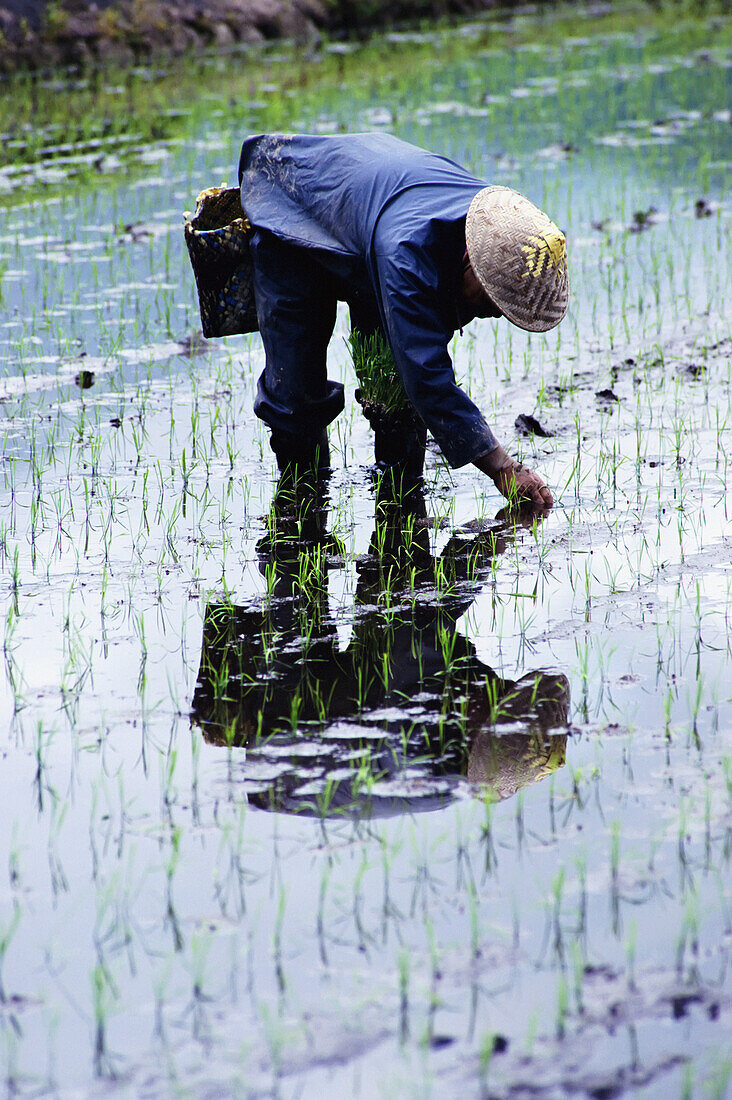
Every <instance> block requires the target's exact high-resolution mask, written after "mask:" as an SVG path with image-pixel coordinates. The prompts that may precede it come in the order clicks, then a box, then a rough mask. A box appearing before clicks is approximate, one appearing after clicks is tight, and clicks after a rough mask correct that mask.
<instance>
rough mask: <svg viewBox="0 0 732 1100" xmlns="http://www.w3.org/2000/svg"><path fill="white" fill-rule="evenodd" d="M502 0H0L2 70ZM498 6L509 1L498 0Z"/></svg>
mask: <svg viewBox="0 0 732 1100" xmlns="http://www.w3.org/2000/svg"><path fill="white" fill-rule="evenodd" d="M499 2H500V0H97V2H96V3H84V2H82V0H0V72H6V73H7V72H12V71H13V70H16V69H22V68H30V69H38V68H55V67H58V66H66V65H86V64H89V63H93V62H96V61H117V62H122V63H126V62H134V61H139V60H144V59H149V58H150V57H153V56H160V55H171V54H172V55H176V54H181V53H185V52H186V51H188V50H192V49H198V48H203V47H206V46H222V47H223V46H230V45H233V44H235V43H237V42H258V41H262V40H264V39H271V38H299V39H302V38H313V37H317V36H318V35H319V34H320V33H321V32H324V31H325V32H327V33H329V34H333V35H342V34H351V35H353V34H359V33H364V32H365V31H367V30H369V29H372V28H374V27H378V26H382V25H386V24H393V23H395V22H415V21H416V20H419V19H422V18H435V17H440V16H446V15H451V14H466V13H469V12H475V11H481V10H486V9H489V8H494V7H497V6H499ZM501 6H511V0H508V2H507V0H502V5H501Z"/></svg>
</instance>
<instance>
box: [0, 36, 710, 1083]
mask: <svg viewBox="0 0 732 1100" xmlns="http://www.w3.org/2000/svg"><path fill="white" fill-rule="evenodd" d="M489 28H490V25H489V24H484V25H469V26H466V27H463V28H459V29H458V30H456V31H454V32H452V33H451V34H450V35H449V36H444V37H439V36H438V37H432V38H430V36H426V37H425V36H406V37H399V36H396V37H395V38H394V39H393V40H390V41H386V42H383V43H381V44H379V46H378V48H375V49H372V50H371V51H368V50H367V51H355V52H353V53H351V54H342V55H340V56H339V60H338V64H337V65H333V79H332V81H330V80H329V78H327V73H328V72H329V71H330V70H328V68H327V66H328V65H329V64H332V62H330V61H328V58H327V57H326V58H325V60H324V61H322V62H321V65H322V67H323V69H324V72H325V73H326V77H324V78H323V79H322V80H320V81H319V82H318V83H317V84H315V85H307V86H304V88H303V89H302V90H301V92H300V93H299V94H291V93H292V92H293V88H292V86H291V77H292V71H293V66H295V65H298V66H302V65H303V64H306V65H307V66H309V67H310V68H313V69H315V68H317V64H316V60H315V59H312V58H311V59H309V60H308V61H307V62H306V63H305V62H303V60H302V59H298V60H297V61H296V62H294V61H292V60H289V59H288V58H286V57H278V56H276V55H275V56H269V57H267V58H265V61H264V63H263V67H262V68H257V67H256V66H253V67H252V69H251V71H249V72H247V73H246V74H244V75H242V72H241V68H242V65H241V59H237V58H233V59H229V60H226V59H223V60H221V61H219V62H217V63H216V64H213V65H210V66H204V67H203V69H202V70H201V71H200V73H198V74H197V84H198V89H199V98H198V99H195V100H188V101H186V104H185V110H186V111H188V112H189V116H190V117H189V118H188V121H186V118H185V117H183V118H179V119H178V124H177V129H175V131H169V132H166V136H165V137H164V138H162V139H161V140H159V141H158V142H157V143H154V142H153V143H150V142H146V143H144V144H140V143H139V142H137V141H136V140H135V137H134V135H133V136H132V137H131V138H130V139H129V140H128V141H126V142H125V141H123V140H121V135H117V137H116V138H115V140H114V142H113V143H112V146H111V148H110V147H109V145H103V146H102V151H101V152H100V151H99V148H100V147H99V146H94V145H93V143H94V142H97V141H99V142H103V141H104V140H106V139H105V138H104V120H100V122H99V125H98V127H97V128H96V129H95V125H96V123H95V119H94V118H93V117H90V118H89V119H88V120H87V123H86V131H87V132H86V134H85V137H84V140H85V141H86V142H87V143H89V142H91V143H92V147H90V146H89V144H87V145H84V146H79V147H78V148H77V147H72V148H61V149H59V148H58V147H59V146H60V145H62V144H63V142H61V141H59V139H58V135H57V134H56V135H55V136H54V132H52V131H51V130H49V133H48V134H47V135H46V136H45V137H44V138H43V140H37V141H36V142H35V144H34V148H33V150H29V149H28V148H26V147H25V146H24V147H23V148H22V149H21V151H20V152H19V153H18V156H17V157H16V158H15V160H12V161H11V160H8V163H6V164H5V166H4V167H3V168H2V170H1V171H0V179H1V180H2V181H3V182H2V183H0V186H1V187H2V189H3V192H4V193H5V198H4V202H5V203H6V210H5V212H4V216H3V223H2V230H1V232H0V235H1V237H2V252H1V256H2V259H1V260H0V270H1V271H2V281H1V282H0V292H1V294H2V300H1V310H2V311H1V312H0V348H1V349H2V350H1V354H2V364H3V366H2V377H1V378H0V415H1V416H2V432H3V458H2V469H1V471H0V489H1V491H2V509H1V510H0V552H1V553H2V570H3V580H2V590H3V619H4V657H5V662H4V675H3V678H2V681H1V683H0V709H1V710H2V730H3V733H2V754H3V755H2V769H0V785H1V788H2V799H3V804H4V813H3V824H2V827H1V829H0V835H1V836H2V858H0V868H2V871H0V897H1V898H2V905H1V906H0V921H1V923H0V1000H1V1003H0V1020H1V1021H2V1030H1V1032H0V1034H1V1041H2V1048H1V1049H2V1057H1V1058H0V1062H1V1064H2V1065H3V1067H4V1074H5V1081H6V1083H7V1086H8V1088H10V1089H12V1090H14V1091H16V1092H20V1093H21V1094H36V1095H37V1094H49V1095H54V1094H59V1095H69V1096H71V1095H89V1094H91V1095H97V1094H104V1093H105V1092H107V1091H109V1092H112V1091H114V1092H115V1093H119V1094H122V1095H130V1096H139V1095H150V1096H158V1095H169V1094H173V1093H182V1094H183V1095H193V1096H214V1095H215V1096H221V1095H225V1096H229V1095H230V1096H268V1095H277V1096H283V1097H289V1096H311V1095H318V1094H319V1095H323V1094H326V1095H349V1096H350V1095H356V1096H362V1097H372V1096H374V1097H383V1096H395V1097H396V1096H399V1097H402V1096H411V1095H415V1096H440V1097H442V1096H451V1095H458V1094H463V1093H467V1094H468V1095H478V1094H480V1093H481V1092H484V1093H485V1094H487V1095H491V1096H498V1097H500V1096H508V1095H511V1096H522V1095H540V1096H547V1097H554V1096H566V1095H568V1094H570V1095H573V1094H576V1095H586V1096H607V1095H616V1094H621V1093H623V1092H625V1093H626V1094H628V1095H633V1096H648V1097H650V1096H661V1095H682V1094H683V1095H693V1096H697V1095H699V1096H703V1095H712V1096H714V1095H716V1096H722V1095H724V1094H725V1089H726V1087H727V1082H728V1077H729V1057H730V1051H729V1045H728V1036H729V1032H730V1023H731V1022H732V1006H731V1004H730V989H729V978H728V969H729V953H730V945H731V939H730V937H731V936H732V912H731V908H730V907H731V906H732V899H731V898H730V886H729V883H730V868H729V857H730V828H731V827H732V818H731V817H730V813H731V810H730V798H731V797H732V771H731V768H732V764H731V763H730V761H731V760H732V732H731V731H732V703H731V700H730V688H729V683H730V652H729V641H728V631H729V613H730V584H731V583H732V577H731V576H730V564H729V558H730V554H729V548H730V528H729V518H728V509H729V507H730V505H731V504H732V501H730V497H729V490H728V487H727V478H728V470H727V452H728V449H729V444H730V423H729V421H730V409H729V393H730V381H731V379H730V349H731V348H732V343H731V336H730V331H729V321H728V319H725V312H724V307H725V303H726V302H727V301H729V297H730V276H729V270H730V269H729V226H730V209H729V204H728V203H729V200H728V195H726V194H725V190H724V182H725V180H726V179H728V177H729V169H730V159H731V146H730V127H729V122H730V118H729V108H728V95H727V91H726V88H727V85H728V75H727V74H728V72H729V57H728V54H727V53H725V51H724V43H725V41H726V40H728V27H727V25H726V24H724V23H715V24H714V25H712V23H709V24H703V23H700V24H696V25H694V26H691V27H689V26H679V27H677V28H672V29H671V30H669V29H663V28H661V27H658V26H656V27H653V26H647V27H641V26H640V24H639V25H638V26H634V27H632V28H631V29H630V30H628V28H627V27H626V28H624V29H622V30H620V29H618V27H617V25H616V24H614V23H613V24H612V25H609V24H608V25H603V24H602V23H598V22H597V21H592V20H589V19H588V20H585V19H582V18H580V17H574V21H573V22H572V23H571V25H570V24H569V23H565V24H562V23H559V22H549V23H546V22H544V23H537V24H536V26H535V27H532V24H531V22H530V21H527V20H524V21H522V22H520V23H517V24H512V25H511V26H510V27H509V28H508V29H505V28H504V29H503V30H501V31H495V32H493V31H490V30H489ZM563 43H564V44H563ZM417 62H419V63H417ZM189 75H190V74H189ZM139 79H140V81H141V86H142V87H143V89H144V91H143V92H142V93H141V98H140V101H138V102H139V103H142V102H143V101H144V98H145V95H148V96H149V97H150V98H151V99H152V100H154V99H155V96H154V95H153V92H155V94H157V95H162V94H163V92H165V95H166V96H167V99H166V100H165V102H166V107H172V108H175V109H176V111H179V110H180V108H181V102H180V99H176V98H175V97H174V94H173V93H172V92H171V91H170V85H169V84H166V80H169V79H170V78H168V77H165V76H160V77H154V75H153V74H141V75H140V78H139ZM183 80H184V76H183V74H181V75H180V81H181V82H183ZM224 87H225V88H226V89H227V90H230V92H231V94H230V96H228V98H227V99H226V100H225V101H224V99H223V98H222V94H221V89H222V88H224ZM149 89H152V91H149ZM47 91H48V94H49V95H51V96H53V95H54V94H58V91H57V90H56V91H55V92H54V89H53V88H50V89H48V90H47ZM74 94H76V93H74ZM78 94H79V95H83V94H84V93H83V90H79V91H78ZM125 94H132V92H130V89H129V87H127V88H126V92H125ZM69 95H71V93H69ZM70 102H71V103H72V104H73V102H74V100H73V97H72V98H71V100H70ZM39 109H40V110H42V109H43V102H41V104H40V107H39ZM139 109H140V110H142V109H143V108H142V106H140V107H139ZM51 116H52V112H51V111H50V108H49V117H51ZM272 126H284V127H287V128H293V129H294V128H303V129H309V130H316V131H319V132H328V131H331V130H337V129H339V128H342V127H343V128H348V129H365V128H374V127H376V128H378V127H385V128H388V129H390V130H393V131H394V132H396V133H398V134H400V135H401V136H403V137H405V138H408V139H410V140H413V141H417V142H419V143H420V144H424V145H428V146H430V147H434V148H436V149H439V150H441V151H444V152H446V153H447V154H449V155H451V156H453V157H455V158H456V159H458V160H460V161H462V162H464V163H467V164H469V165H470V166H471V167H472V168H474V169H477V170H479V171H480V172H481V173H482V174H483V175H484V176H485V177H486V179H488V180H491V181H498V182H503V183H508V184H510V185H512V186H515V187H517V188H519V189H521V190H523V191H525V192H526V193H528V194H529V195H531V196H532V197H533V198H535V199H536V201H538V202H539V203H540V204H542V205H543V206H544V207H545V208H546V209H547V210H548V211H549V212H550V213H551V215H552V217H554V218H555V220H556V221H557V222H558V223H559V224H560V225H562V226H563V227H564V228H565V229H566V231H567V235H568V239H569V242H570V254H571V264H572V267H571V274H572V280H573V291H574V296H573V303H572V308H571V311H570V315H569V316H568V318H567V320H566V321H565V323H564V324H563V325H562V326H561V327H560V329H559V330H558V331H557V332H556V333H554V334H551V335H550V336H549V337H530V338H529V337H526V336H524V335H522V334H520V333H518V332H517V331H515V330H514V331H513V332H512V331H510V330H509V329H508V327H507V326H505V325H504V326H501V324H500V323H498V324H494V323H492V322H482V323H477V324H474V325H472V326H470V327H469V328H468V329H467V330H466V332H465V333H464V334H463V336H462V338H458V339H457V340H456V342H455V345H454V357H455V365H456V371H457V374H458V376H459V377H460V378H461V379H462V380H464V382H465V385H466V386H467V387H468V388H469V390H470V392H471V394H472V395H473V397H474V398H475V400H476V401H477V402H478V403H479V404H481V406H482V407H484V408H485V409H486V410H487V412H488V415H489V418H490V419H491V420H492V422H493V423H494V425H495V427H496V431H497V434H498V435H499V437H500V438H502V439H503V440H504V442H506V444H507V445H510V446H511V447H512V448H513V449H514V450H515V451H517V452H518V453H520V454H522V455H523V456H524V457H525V458H526V459H527V461H530V462H531V463H533V464H534V465H535V466H536V467H537V468H538V469H539V470H540V471H541V472H542V474H543V475H544V476H545V478H546V479H547V480H548V482H549V483H550V484H551V485H552V486H553V487H555V489H556V496H557V498H558V503H557V506H556V507H555V508H554V510H553V511H552V512H551V513H550V514H549V515H548V516H547V517H546V518H544V519H543V520H541V521H539V522H536V521H534V522H532V521H531V519H530V518H528V517H525V516H521V515H519V516H510V515H506V514H505V513H503V512H502V511H501V501H500V499H499V498H498V497H497V495H496V494H495V492H494V491H493V490H492V488H491V487H490V486H489V485H488V484H487V483H486V482H485V480H482V479H481V478H480V476H479V475H477V473H474V472H471V470H469V469H468V470H461V471H454V472H451V471H449V470H448V469H447V468H446V467H445V466H444V465H443V463H442V462H441V460H440V457H439V455H438V454H437V453H436V452H434V451H430V452H428V466H427V475H426V479H425V484H424V486H423V487H420V486H411V487H409V486H406V487H402V491H401V493H397V494H395V493H394V492H392V491H391V490H390V486H389V485H388V484H384V483H383V482H382V483H380V482H379V479H378V477H377V476H376V475H375V472H374V470H373V467H372V466H371V465H370V463H371V454H372V452H371V447H372V440H371V438H370V436H369V429H368V427H367V425H366V423H365V421H364V420H363V418H362V417H361V414H360V410H359V408H358V406H357V404H356V402H355V401H354V399H353V396H352V394H353V389H354V387H355V380H354V378H353V375H352V370H351V367H350V364H349V356H348V352H347V347H346V343H345V336H346V334H347V326H346V319H345V318H341V319H340V320H339V327H338V331H337V333H336V336H335V337H334V340H333V344H332V356H331V369H332V374H333V376H334V377H339V378H342V379H343V380H344V381H345V382H346V386H347V389H348V392H349V394H350V397H349V399H348V401H347V407H346V410H345V413H344V414H343V415H342V417H341V418H340V420H339V422H338V423H337V424H336V425H334V428H333V430H332V433H331V446H332V450H333V453H334V470H333V473H332V475H331V476H330V478H329V479H327V481H326V482H325V483H323V484H320V485H311V486H308V485H301V486H298V487H296V488H294V489H293V487H292V486H288V485H279V486H278V485H277V483H276V477H275V470H274V463H273V461H272V458H271V456H270V453H269V449H268V446H267V441H266V436H265V433H264V432H263V431H262V429H261V427H260V425H259V424H258V423H257V422H256V421H255V418H254V416H253V414H252V412H251V404H252V398H253V392H254V385H255V381H256V377H257V375H258V373H259V371H260V370H261V367H262V352H261V349H260V347H259V344H258V340H257V338H256V337H252V338H235V339H234V338H232V339H229V340H226V341H220V342H211V343H208V344H207V343H206V342H205V341H203V340H202V339H201V338H200V337H198V335H197V331H198V317H197V314H196V304H195V300H194V292H193V286H192V279H191V277H190V272H189V270H188V267H187V260H186V257H185V256H184V253H183V245H182V235H181V233H180V224H181V211H182V210H183V209H185V208H190V206H191V205H192V200H193V197H194V195H195V193H196V191H197V190H198V188H199V187H200V186H203V185H207V184H209V183H212V182H220V180H222V179H226V178H228V179H229V181H231V180H232V179H233V166H234V164H235V162H236V156H237V151H238V143H239V141H240V138H241V136H242V135H243V134H244V133H246V132H251V131H254V130H257V129H260V128H261V129H264V128H268V127H272ZM36 136H37V135H36ZM72 145H73V143H72ZM92 152H94V155H95V157H96V158H97V159H96V161H94V162H92V169H91V171H92V180H93V182H92V183H91V184H90V180H89V175H88V171H89V156H90V155H91V153H92ZM84 158H86V159H84ZM105 158H110V159H105ZM111 158H114V159H111ZM80 165H81V167H80ZM19 181H20V182H19ZM519 414H524V416H529V415H531V416H533V417H534V418H535V419H536V420H538V422H539V424H540V425H541V426H542V427H543V428H544V429H545V430H546V431H547V432H550V433H553V434H549V435H546V436H539V435H533V436H532V435H528V436H527V435H523V434H520V433H519V429H517V428H516V426H515V424H514V422H515V419H516V417H517V416H519ZM524 423H525V422H524ZM522 430H523V429H522Z"/></svg>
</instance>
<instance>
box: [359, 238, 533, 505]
mask: <svg viewBox="0 0 732 1100" xmlns="http://www.w3.org/2000/svg"><path fill="white" fill-rule="evenodd" d="M377 259H378V271H379V278H380V290H381V299H382V308H383V312H384V320H385V327H386V331H387V335H388V338H389V344H390V346H391V349H392V352H393V354H394V360H395V362H396V365H397V369H398V371H399V375H400V377H401V380H402V383H403V384H404V388H405V390H406V392H407V396H408V397H409V400H410V401H411V402H412V404H413V405H414V408H415V409H416V410H417V412H418V413H419V415H420V416H421V418H422V420H423V421H424V422H425V424H426V425H427V428H428V429H429V431H430V432H431V433H432V435H433V437H434V438H435V440H436V441H437V443H438V444H439V446H440V449H441V450H442V453H443V454H444V456H445V458H446V459H447V461H448V462H449V464H450V465H451V466H452V467H453V468H457V467H460V466H465V465H466V464H467V463H469V462H472V463H473V464H474V465H475V466H477V467H478V469H479V470H481V471H482V472H483V473H485V474H488V476H489V477H491V478H492V479H493V481H494V482H495V484H496V487H497V488H498V490H499V491H500V492H501V493H503V495H504V496H505V497H507V498H508V499H509V500H515V501H517V502H518V501H531V503H532V504H535V505H537V506H538V507H542V508H550V507H551V506H552V504H553V499H552V495H551V493H550V492H549V489H548V488H547V487H546V485H545V484H544V482H543V481H542V480H541V478H540V477H539V475H538V474H535V473H533V472H532V471H531V470H529V469H527V468H526V467H525V466H522V465H521V463H519V462H516V461H515V460H514V459H512V458H511V457H510V456H509V455H508V454H507V453H506V451H505V450H504V448H503V447H502V446H501V445H500V443H499V442H498V440H497V439H496V437H495V435H494V434H493V432H492V431H491V429H490V427H489V426H488V424H487V422H486V420H485V418H484V417H483V415H482V414H481V412H480V411H479V410H478V408H477V407H476V406H475V405H474V404H473V402H472V401H471V400H470V398H469V397H468V395H467V394H466V393H465V392H464V390H462V389H461V388H460V387H459V386H458V385H457V383H456V381H455V374H454V371H453V365H452V360H451V359H450V355H449V353H448V350H447V345H448V342H449V340H450V339H451V338H452V334H453V329H452V328H450V326H449V324H448V323H447V321H446V318H445V312H446V311H445V303H444V302H442V301H441V297H440V289H439V274H438V272H437V270H436V267H435V265H434V262H433V261H432V259H431V257H430V256H429V255H428V254H427V253H425V252H424V251H423V250H421V249H419V248H416V247H415V246H413V245H410V244H409V243H408V242H403V243H402V244H401V245H399V246H398V247H397V248H396V249H395V250H394V253H393V254H392V255H389V256H380V257H378V258H377Z"/></svg>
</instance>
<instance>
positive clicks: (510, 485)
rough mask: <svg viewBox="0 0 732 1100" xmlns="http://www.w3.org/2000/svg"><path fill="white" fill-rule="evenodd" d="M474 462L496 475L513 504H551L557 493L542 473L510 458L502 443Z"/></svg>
mask: <svg viewBox="0 0 732 1100" xmlns="http://www.w3.org/2000/svg"><path fill="white" fill-rule="evenodd" d="M475 465H476V466H477V467H478V469H479V470H482V472H483V473H484V474H488V476H489V477H491V478H492V479H493V481H494V483H495V485H496V488H497V489H498V491H499V492H501V493H503V495H504V497H506V499H507V500H509V501H510V502H511V503H512V504H526V503H529V504H532V505H533V506H534V507H536V508H551V507H552V505H553V504H554V497H553V496H552V494H551V492H550V491H549V489H548V488H547V486H546V485H545V484H544V482H543V481H542V479H541V478H540V477H539V475H538V474H537V473H534V471H533V470H530V469H529V468H528V466H524V464H523V463H522V462H517V461H516V459H515V458H511V456H510V455H509V454H508V453H507V451H505V450H504V448H503V447H502V446H501V445H500V443H499V445H498V446H497V447H495V448H494V449H493V450H492V451H489V452H488V454H487V455H483V456H482V458H479V459H476V462H475Z"/></svg>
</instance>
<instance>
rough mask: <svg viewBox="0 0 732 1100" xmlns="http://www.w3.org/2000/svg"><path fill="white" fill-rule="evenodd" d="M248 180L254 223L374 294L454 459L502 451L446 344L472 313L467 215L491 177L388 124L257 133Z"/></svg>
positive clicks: (413, 388)
mask: <svg viewBox="0 0 732 1100" xmlns="http://www.w3.org/2000/svg"><path fill="white" fill-rule="evenodd" d="M239 182H240V185H241V192H242V206H243V207H244V209H245V211H246V214H247V216H248V218H249V220H250V221H251V223H252V225H253V226H254V227H255V228H257V229H264V230H268V231H269V232H270V233H272V234H274V235H275V236H276V237H277V238H279V239H280V240H282V241H285V242H288V243H290V244H292V245H295V246H297V247H300V248H303V249H307V250H308V252H309V253H310V254H311V255H312V258H313V259H315V260H316V261H317V262H318V263H320V264H322V266H323V267H324V268H325V269H327V270H328V271H330V272H331V273H332V274H333V275H334V276H336V278H337V279H338V280H340V281H342V282H343V283H344V284H345V285H346V286H348V287H349V288H351V290H352V292H353V293H354V294H356V295H362V296H367V297H369V298H371V299H373V300H374V301H375V303H376V305H377V307H378V312H379V316H380V318H381V323H382V326H383V328H384V331H385V333H386V335H387V338H388V341H389V344H390V346H391V350H392V352H393V355H394V359H395V361H396V365H397V368H398V370H399V374H400V376H401V379H402V382H403V384H404V388H405V390H406V392H407V395H408V397H409V399H410V400H411V402H412V404H413V405H414V407H415V409H416V410H417V412H418V413H419V414H420V416H421V417H422V419H423V420H424V422H425V424H426V425H427V427H428V429H429V430H430V432H431V433H432V435H433V436H434V438H435V439H436V441H437V443H438V444H439V446H440V448H441V449H442V452H443V454H444V455H445V457H446V458H447V460H448V462H449V463H450V465H451V466H455V467H457V466H462V465H464V464H465V463H467V462H471V461H473V460H475V459H476V458H479V457H480V456H481V455H484V454H486V453H487V452H488V451H490V450H492V449H493V448H494V447H495V446H496V443H497V440H496V438H495V436H494V435H493V433H492V431H491V429H490V428H489V427H488V424H487V423H486V421H485V419H484V418H483V416H482V415H481V413H480V412H479V410H478V409H477V408H476V406H475V405H474V404H473V402H472V401H471V400H470V398H469V397H468V396H467V394H465V393H464V392H463V390H462V389H460V387H459V386H458V385H457V384H456V382H455V376H454V373H453V367H452V362H451V359H450V356H449V354H448V350H447V347H448V343H449V341H450V340H451V338H452V336H453V333H454V332H455V330H456V329H457V328H459V327H460V324H461V320H462V321H465V320H467V319H468V318H466V317H464V316H463V317H462V318H461V316H460V313H459V308H460V306H459V298H458V289H459V284H460V280H461V276H462V257H463V253H464V250H465V216H466V214H467V211H468V207H469V205H470V202H471V200H472V198H473V196H474V195H475V194H476V193H477V192H478V191H479V190H480V189H481V188H483V187H485V186H486V184H485V182H484V181H483V180H480V179H477V178H476V177H475V176H473V175H471V174H470V173H469V172H467V171H465V169H463V168H461V167H460V166H459V165H457V164H455V163H454V162H453V161H451V160H448V159H447V158H446V157H442V156H438V155H436V154H434V153H428V152H426V151H425V150H423V149H419V148H417V147H416V146H414V145H409V144H407V143H406V142H403V141H400V140H399V139H398V138H395V137H393V136H391V135H389V134H350V135H337V136H336V135H334V136H330V135H329V136H317V137H316V136H308V135H296V136H285V135H282V134H263V135H259V136H257V137H251V138H248V139H247V140H246V141H245V142H244V144H243V146H242V151H241V159H240V162H239ZM275 304H276V303H275Z"/></svg>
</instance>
